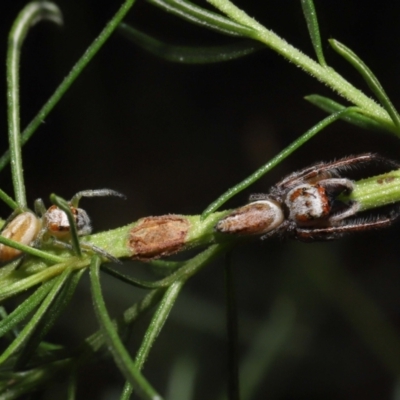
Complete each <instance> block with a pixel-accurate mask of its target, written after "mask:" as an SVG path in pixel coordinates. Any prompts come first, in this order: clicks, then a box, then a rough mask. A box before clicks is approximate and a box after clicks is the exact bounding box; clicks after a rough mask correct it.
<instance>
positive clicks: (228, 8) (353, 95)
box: [207, 0, 400, 136]
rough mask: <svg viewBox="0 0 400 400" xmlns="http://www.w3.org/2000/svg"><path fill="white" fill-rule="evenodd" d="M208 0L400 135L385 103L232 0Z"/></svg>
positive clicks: (269, 45) (291, 60)
mask: <svg viewBox="0 0 400 400" xmlns="http://www.w3.org/2000/svg"><path fill="white" fill-rule="evenodd" d="M207 1H208V2H209V3H210V4H212V5H213V6H214V7H216V8H217V9H219V10H220V11H221V12H222V13H224V14H226V15H227V16H228V17H230V18H231V19H232V20H234V21H236V22H238V23H239V24H242V25H245V26H247V27H249V28H252V29H253V30H254V33H252V37H253V39H256V40H259V41H261V42H263V43H265V44H266V45H267V46H268V47H270V48H271V49H272V50H274V51H275V52H277V53H278V54H280V55H282V56H283V57H285V58H286V59H287V60H289V61H290V62H292V63H294V64H295V65H296V66H298V67H300V68H302V69H303V70H304V71H305V72H307V73H308V74H310V75H311V76H313V77H314V78H316V79H318V80H319V81H320V82H322V83H324V84H326V85H327V86H329V87H330V88H331V89H332V90H334V91H335V92H337V93H339V94H340V95H341V96H343V97H344V98H346V99H347V100H348V101H350V102H351V103H352V104H355V105H357V106H359V107H360V108H361V110H362V113H363V114H365V115H368V116H370V117H372V118H374V119H375V120H378V121H382V122H384V123H385V124H390V125H391V126H392V132H393V133H395V134H396V135H398V136H399V135H400V132H399V131H398V129H397V128H396V127H395V125H394V124H393V121H392V120H391V118H390V116H389V114H388V113H387V112H386V111H385V110H384V108H383V107H381V106H380V105H378V104H377V103H376V102H375V101H373V100H372V99H371V98H370V97H368V96H367V95H365V94H364V93H363V92H361V91H360V90H358V89H356V88H355V87H354V86H352V85H351V84H350V83H349V82H348V81H346V80H345V79H344V78H343V77H342V76H340V75H339V74H338V73H337V72H336V71H334V70H333V69H332V68H330V67H325V66H323V65H320V64H319V63H318V62H316V61H314V60H313V59H311V58H310V57H308V56H307V55H305V54H304V53H302V52H301V51H300V50H298V49H296V48H295V47H293V46H292V45H291V44H289V43H288V42H286V41H285V40H284V39H282V38H280V37H279V36H278V35H276V34H275V33H273V32H272V31H270V30H268V29H266V28H265V27H264V26H263V25H261V24H260V23H258V22H257V21H256V20H254V19H253V18H251V17H250V16H249V15H247V14H246V13H245V12H244V11H242V10H240V9H239V8H238V7H236V6H235V5H234V4H233V3H231V2H230V1H229V0H207Z"/></svg>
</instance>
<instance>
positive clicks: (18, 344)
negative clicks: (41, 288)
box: [0, 269, 71, 365]
mask: <svg viewBox="0 0 400 400" xmlns="http://www.w3.org/2000/svg"><path fill="white" fill-rule="evenodd" d="M70 273H71V270H70V269H66V270H65V271H64V272H63V273H62V274H61V275H60V276H59V277H58V278H57V280H56V281H55V282H54V283H53V287H52V289H51V290H50V292H49V293H48V294H47V296H46V298H45V300H44V301H43V303H42V304H41V305H40V307H39V309H38V310H37V311H36V313H35V314H34V316H33V317H32V318H31V320H30V321H29V323H28V324H26V325H25V327H24V328H23V329H22V331H21V333H20V334H19V336H18V337H17V338H16V339H15V340H14V341H13V342H12V343H11V344H10V345H9V346H8V347H7V349H6V350H5V351H4V352H3V354H1V356H0V365H1V364H3V363H4V362H5V361H6V360H8V359H9V358H10V357H11V356H12V355H14V354H15V353H16V352H17V351H19V350H20V349H21V348H22V346H23V345H24V344H25V343H26V342H27V341H28V339H29V338H30V336H31V335H32V334H33V333H34V331H35V329H36V328H37V327H38V324H39V322H40V321H41V320H42V318H43V317H44V316H45V315H46V312H47V310H48V309H49V307H50V306H51V304H52V303H53V301H54V299H55V298H56V296H57V294H58V293H59V292H60V290H61V288H62V287H63V285H64V283H65V281H66V279H67V278H68V276H69V274H70Z"/></svg>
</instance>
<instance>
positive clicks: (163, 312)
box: [135, 279, 185, 369]
mask: <svg viewBox="0 0 400 400" xmlns="http://www.w3.org/2000/svg"><path fill="white" fill-rule="evenodd" d="M184 283H185V280H183V279H182V280H178V281H175V282H174V283H173V284H171V286H170V287H169V288H168V289H167V291H166V292H165V294H164V297H163V299H162V300H161V303H160V304H159V306H158V307H157V311H156V312H155V313H154V316H153V318H152V319H151V322H150V325H149V327H148V329H147V331H146V333H145V335H144V337H143V341H142V344H141V345H140V348H139V350H138V352H137V354H136V359H135V364H136V365H137V367H138V368H139V369H142V368H143V364H144V363H145V361H146V359H147V357H148V355H149V353H150V349H151V347H152V346H153V344H154V342H155V340H156V339H157V336H158V335H159V333H160V332H161V329H162V327H163V326H164V324H165V321H166V320H167V318H168V315H169V313H170V312H171V310H172V307H173V305H174V304H175V301H176V299H177V297H178V295H179V293H180V291H181V289H182V287H183V285H184Z"/></svg>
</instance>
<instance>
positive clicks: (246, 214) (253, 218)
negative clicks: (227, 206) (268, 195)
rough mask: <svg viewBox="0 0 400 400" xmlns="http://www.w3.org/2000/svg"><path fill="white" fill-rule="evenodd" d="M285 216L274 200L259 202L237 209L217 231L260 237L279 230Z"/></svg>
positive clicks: (216, 228) (221, 221) (223, 220)
mask: <svg viewBox="0 0 400 400" xmlns="http://www.w3.org/2000/svg"><path fill="white" fill-rule="evenodd" d="M284 219H285V216H284V214H283V211H282V208H281V207H280V205H279V204H278V203H276V202H275V201H272V200H259V201H254V202H252V203H249V204H247V205H245V206H243V207H240V208H237V209H236V210H235V211H233V212H232V213H231V214H229V215H227V216H226V217H225V218H222V219H221V220H220V221H219V222H218V223H217V225H216V226H215V230H217V231H218V232H222V233H233V234H239V235H259V234H262V233H267V232H270V231H272V230H274V229H276V228H278V227H279V226H280V225H281V224H282V222H283V221H284Z"/></svg>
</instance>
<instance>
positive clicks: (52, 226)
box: [0, 189, 125, 262]
mask: <svg viewBox="0 0 400 400" xmlns="http://www.w3.org/2000/svg"><path fill="white" fill-rule="evenodd" d="M98 196H117V197H122V198H125V196H124V195H122V194H121V193H119V192H116V191H115V190H111V189H97V190H84V191H81V192H78V193H77V194H75V196H74V197H72V199H71V200H70V201H69V202H68V205H69V207H70V210H71V213H72V215H73V217H74V221H75V225H76V229H77V233H78V235H79V236H84V235H89V234H90V233H91V232H92V227H91V223H90V218H89V216H88V214H87V213H86V211H85V210H83V209H82V208H78V204H79V201H80V199H81V198H82V197H98ZM70 235H71V226H70V223H69V221H68V217H67V214H66V213H65V212H64V211H62V210H61V209H60V208H58V207H57V206H56V205H52V206H50V207H49V208H48V209H47V210H46V207H45V206H44V203H43V201H42V199H37V200H36V201H35V213H33V212H32V211H24V212H22V213H20V214H18V215H16V216H15V215H12V216H11V218H10V219H9V222H7V223H6V224H5V227H4V228H3V230H2V231H1V236H4V237H5V238H7V239H12V240H14V241H16V242H19V243H21V244H25V245H28V246H33V247H40V246H41V244H42V243H43V242H47V241H48V240H49V239H51V240H52V243H53V244H55V245H58V246H62V247H65V248H68V249H71V248H72V247H71V245H70V244H69V243H67V242H65V241H66V240H69V239H70ZM80 245H81V248H82V249H83V250H89V251H94V252H96V253H98V254H100V255H101V256H103V257H106V258H108V259H109V260H111V261H114V262H119V260H118V259H116V258H115V257H113V256H112V255H111V254H109V253H107V252H106V251H105V250H103V249H101V248H99V247H97V246H95V245H93V244H91V243H85V242H81V243H80ZM21 254H22V252H21V251H20V250H17V249H14V248H12V247H9V246H6V245H4V244H0V262H6V261H10V260H13V259H14V258H17V257H19V256H20V255H21Z"/></svg>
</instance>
